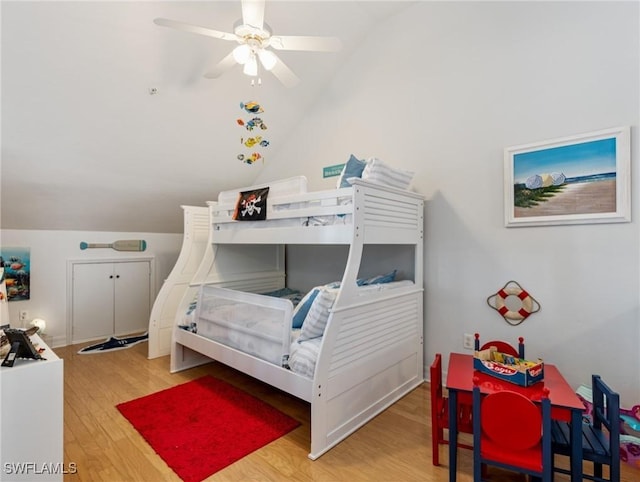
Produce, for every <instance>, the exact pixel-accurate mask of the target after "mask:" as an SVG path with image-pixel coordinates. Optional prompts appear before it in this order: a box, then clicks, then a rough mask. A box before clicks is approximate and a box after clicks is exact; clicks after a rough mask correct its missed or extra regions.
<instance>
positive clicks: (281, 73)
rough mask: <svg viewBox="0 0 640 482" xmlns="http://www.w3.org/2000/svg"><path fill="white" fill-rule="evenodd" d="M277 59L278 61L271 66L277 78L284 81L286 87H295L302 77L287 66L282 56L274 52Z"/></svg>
mask: <svg viewBox="0 0 640 482" xmlns="http://www.w3.org/2000/svg"><path fill="white" fill-rule="evenodd" d="M274 57H275V59H276V63H275V64H274V66H273V67H272V68H271V71H270V72H271V73H272V74H273V75H275V76H276V78H277V79H278V80H279V81H280V82H282V84H283V85H284V86H285V87H295V86H296V85H297V84H298V82H300V79H299V78H298V76H297V75H296V74H294V73H293V71H292V70H291V69H290V68H289V67H287V65H286V64H285V63H284V62H283V61H282V60H280V58H279V57H278V56H277V55H275V54H274Z"/></svg>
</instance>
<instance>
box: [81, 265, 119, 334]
mask: <svg viewBox="0 0 640 482" xmlns="http://www.w3.org/2000/svg"><path fill="white" fill-rule="evenodd" d="M113 281H114V279H113V264H112V263H90V264H84V263H79V264H75V265H74V266H73V308H72V309H73V322H72V339H73V341H74V342H79V341H84V340H92V339H95V338H100V337H105V338H106V337H108V336H110V335H112V334H113Z"/></svg>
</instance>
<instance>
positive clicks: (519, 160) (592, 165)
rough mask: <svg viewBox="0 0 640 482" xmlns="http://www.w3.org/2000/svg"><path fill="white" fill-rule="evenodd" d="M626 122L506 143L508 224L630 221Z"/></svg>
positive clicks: (629, 154) (538, 224)
mask: <svg viewBox="0 0 640 482" xmlns="http://www.w3.org/2000/svg"><path fill="white" fill-rule="evenodd" d="M629 137H630V128H629V127H628V126H624V127H616V128H611V129H605V130H601V131H597V132H590V133H586V134H579V135H573V136H570V137H564V138H559V139H553V140H548V141H542V142H536V143H531V144H525V145H519V146H513V147H507V148H506V149H505V150H504V203H505V205H504V217H505V226H506V227H517V226H549V225H561V224H592V223H626V222H630V221H631V175H630V164H631V149H630V144H629Z"/></svg>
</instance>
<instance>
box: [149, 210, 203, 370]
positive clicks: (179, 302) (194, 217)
mask: <svg viewBox="0 0 640 482" xmlns="http://www.w3.org/2000/svg"><path fill="white" fill-rule="evenodd" d="M181 207H182V210H183V212H184V213H183V214H184V231H183V233H184V234H183V238H182V248H181V249H180V254H179V255H178V259H177V260H176V264H175V265H174V267H173V269H172V270H171V273H169V276H168V277H167V279H165V281H164V283H163V284H162V288H160V291H159V292H158V295H157V296H156V299H155V301H154V303H153V308H152V309H151V315H150V317H149V354H148V357H149V358H150V359H151V358H157V357H161V356H165V355H169V354H170V353H171V334H172V333H173V327H174V325H175V324H176V323H177V321H176V314H177V313H181V314H182V313H184V309H183V305H184V299H193V297H194V296H195V294H196V292H197V288H194V287H190V283H191V281H192V279H193V277H194V275H195V273H196V270H197V268H198V267H199V266H200V264H201V262H202V259H203V257H204V255H205V251H206V250H207V247H208V246H210V245H211V243H210V242H209V233H210V229H209V208H208V207H207V206H181Z"/></svg>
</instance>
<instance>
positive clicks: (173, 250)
mask: <svg viewBox="0 0 640 482" xmlns="http://www.w3.org/2000/svg"><path fill="white" fill-rule="evenodd" d="M117 239H144V240H145V241H146V242H147V249H146V250H145V251H142V252H124V251H114V250H112V249H109V248H106V249H102V248H101V249H86V250H81V249H80V243H81V242H83V241H84V242H87V243H111V242H113V241H115V240H117ZM181 244H182V234H158V233H120V232H91V231H35V230H34V231H30V230H12V229H3V230H2V231H0V246H4V247H28V248H30V251H31V286H30V289H31V296H30V299H28V300H21V301H11V302H9V317H10V321H11V326H13V327H27V326H28V323H25V324H23V323H21V322H20V320H19V311H22V310H25V311H27V312H28V314H29V318H28V320H29V321H31V320H32V319H34V318H42V319H44V320H46V322H47V330H46V331H47V334H48V335H49V336H51V337H53V346H63V345H65V344H66V343H67V339H66V336H67V316H68V309H67V262H68V261H69V260H89V259H105V258H109V259H126V258H141V257H152V258H153V259H154V267H155V273H154V275H153V283H154V285H155V286H154V287H153V292H152V297H153V298H154V299H155V296H156V294H157V292H158V290H159V289H160V287H161V286H162V283H163V281H164V279H165V278H166V277H167V276H168V275H169V272H170V271H171V268H173V265H174V264H175V262H176V259H177V258H178V253H179V251H180V246H181ZM23 325H26V326H23Z"/></svg>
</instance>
